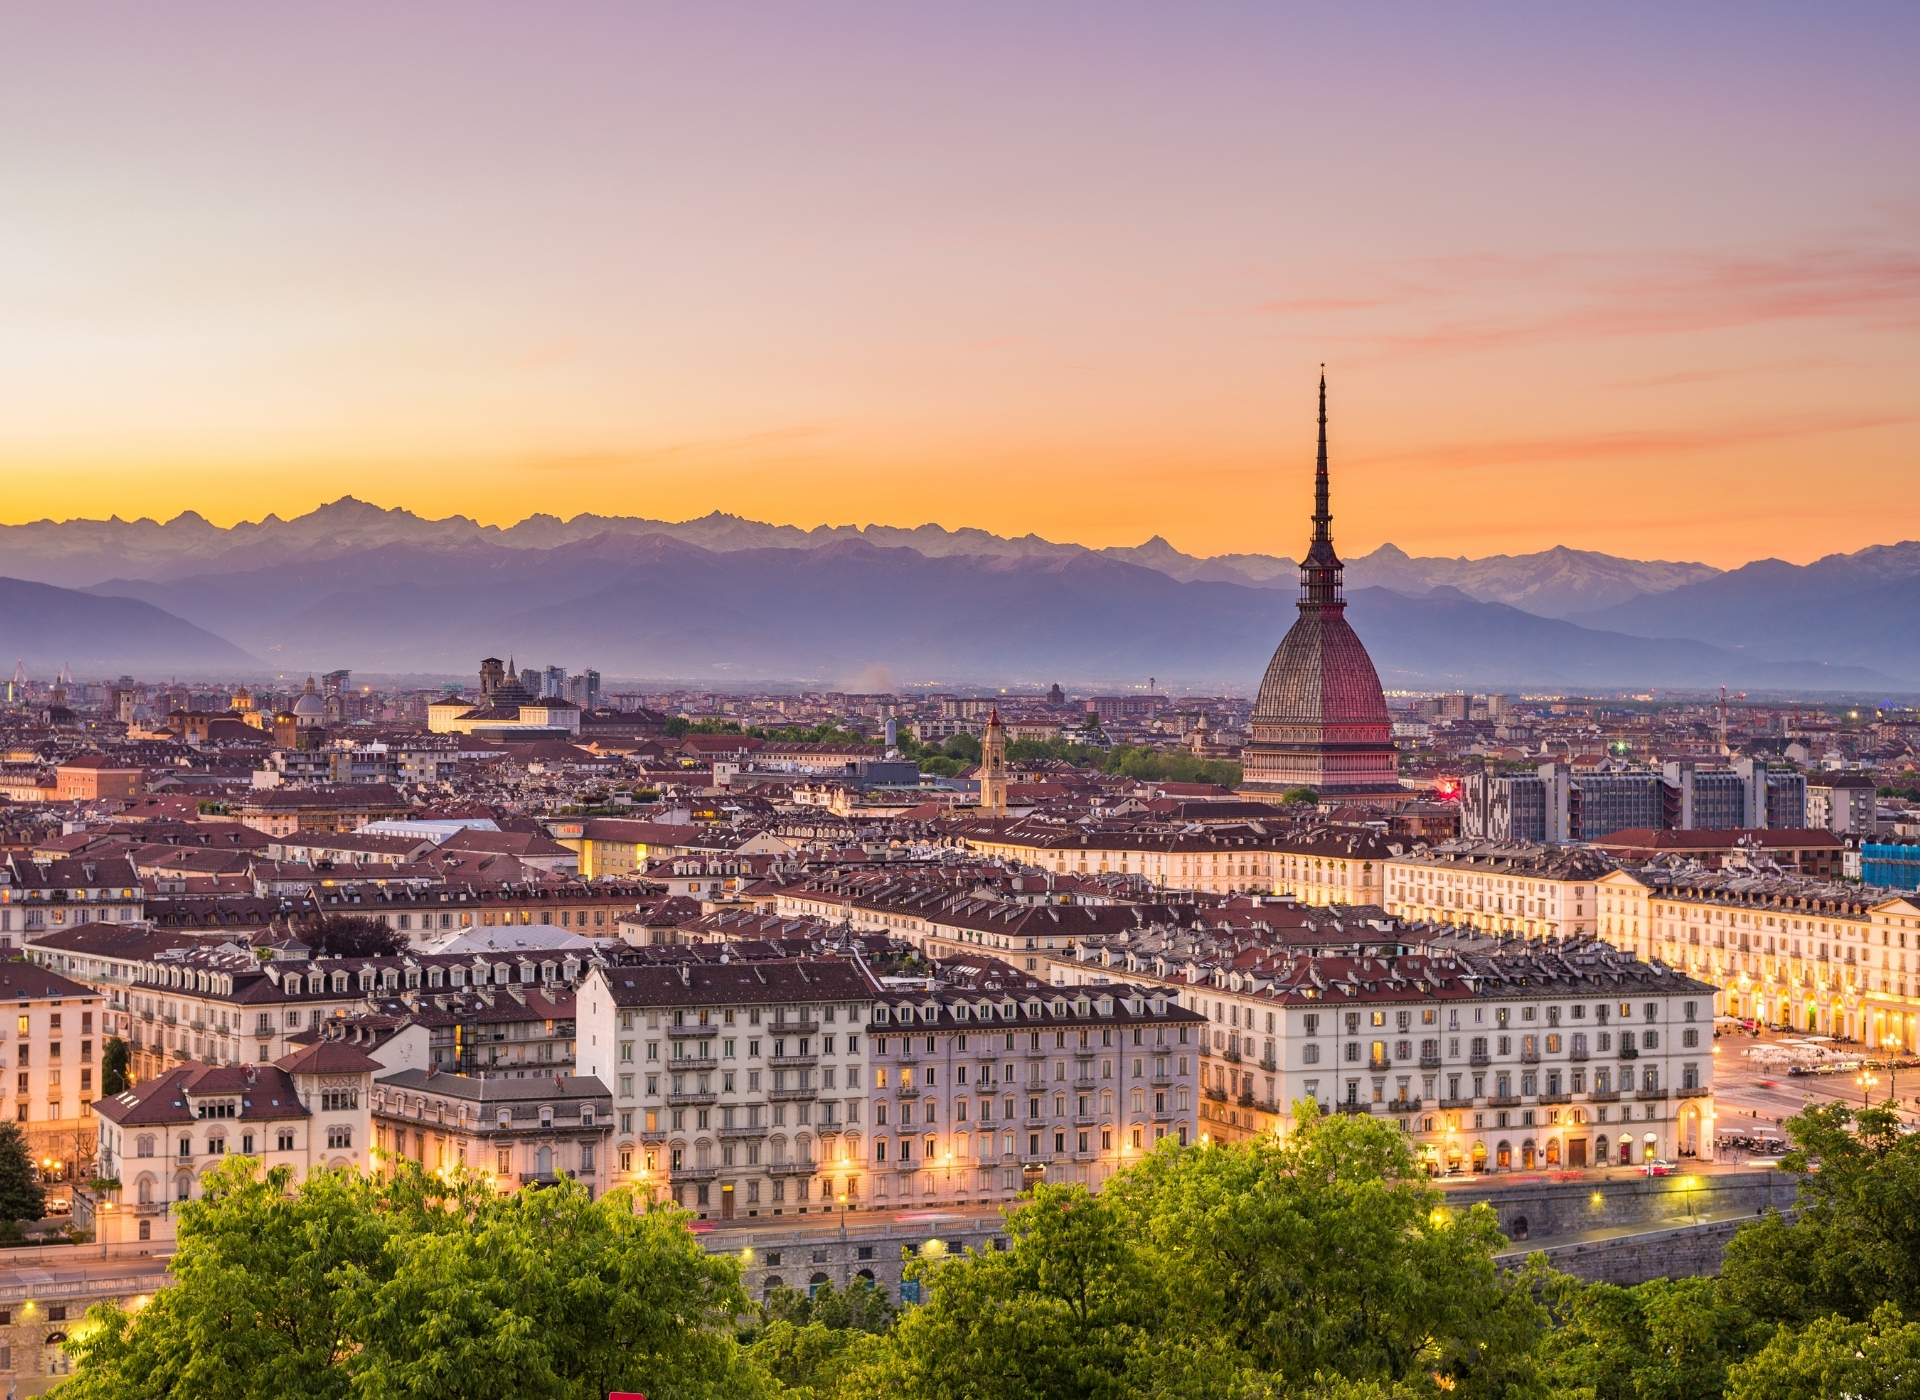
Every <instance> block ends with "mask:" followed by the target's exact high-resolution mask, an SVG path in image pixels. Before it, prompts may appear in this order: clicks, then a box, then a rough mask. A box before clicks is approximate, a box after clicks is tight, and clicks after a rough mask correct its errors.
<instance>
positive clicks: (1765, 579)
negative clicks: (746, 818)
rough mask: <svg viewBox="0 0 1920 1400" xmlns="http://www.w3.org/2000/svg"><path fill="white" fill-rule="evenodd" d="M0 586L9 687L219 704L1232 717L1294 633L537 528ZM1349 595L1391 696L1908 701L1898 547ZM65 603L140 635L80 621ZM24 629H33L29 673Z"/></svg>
mask: <svg viewBox="0 0 1920 1400" xmlns="http://www.w3.org/2000/svg"><path fill="white" fill-rule="evenodd" d="M0 574H4V575H11V576H13V577H14V579H16V580H23V579H24V580H31V581H32V582H33V584H38V585H42V586H44V585H58V587H53V588H46V589H45V591H44V592H42V593H36V594H33V595H31V596H29V595H27V594H25V593H19V594H13V593H5V592H0V606H5V607H6V614H7V615H6V617H5V619H4V621H0V647H6V648H12V651H13V654H16V655H22V656H32V657H37V658H44V659H42V660H40V661H37V662H30V663H29V664H30V666H32V665H39V666H47V665H49V663H50V664H51V665H56V666H57V665H58V664H59V661H71V662H72V663H73V664H74V665H75V667H76V668H82V669H97V670H102V671H111V672H113V673H116V674H117V673H118V671H120V670H126V669H135V670H139V669H140V668H143V667H146V668H150V669H151V668H157V669H160V670H163V671H166V672H168V673H173V672H193V671H196V670H202V671H208V670H210V671H215V672H219V673H222V674H225V673H233V672H237V671H239V670H241V669H244V663H245V659H246V657H247V656H250V657H251V658H253V659H254V661H255V663H256V665H257V667H258V668H259V669H265V670H271V671H274V672H286V673H292V672H294V671H297V670H306V669H317V668H332V667H334V666H349V667H352V668H353V669H355V670H359V671H363V672H376V673H384V674H415V675H420V674H460V675H464V674H467V673H469V672H471V671H472V669H473V667H474V664H475V662H476V660H477V659H478V658H479V657H480V656H483V655H487V654H490V653H498V654H504V653H506V652H508V651H512V652H515V653H517V654H518V655H519V656H520V658H521V659H522V660H525V661H531V662H533V663H535V664H545V663H547V662H566V663H567V664H569V665H572V666H574V667H576V668H578V667H583V666H588V665H591V666H594V667H596V668H597V669H599V670H600V671H601V672H602V673H603V674H606V675H608V676H615V675H619V676H632V677H650V678H668V677H675V678H681V679H703V680H705V681H707V682H709V683H725V682H726V681H728V680H740V681H746V680H753V679H791V680H815V681H825V682H838V683H846V684H854V683H856V681H857V682H858V683H860V684H861V685H863V686H869V687H872V688H881V687H883V686H885V685H890V684H898V685H902V686H906V685H912V684H916V683H962V682H965V681H969V680H974V681H986V680H999V681H1003V682H1004V681H1020V682H1039V683H1045V682H1048V681H1051V680H1060V681H1062V682H1063V683H1075V682H1097V683H1122V682H1137V681H1141V680H1144V679H1145V678H1146V677H1147V676H1148V675H1153V676H1157V677H1160V678H1162V679H1167V680H1172V679H1176V678H1177V680H1178V681H1179V682H1181V683H1186V684H1198V685H1208V686H1213V685H1220V686H1231V687H1233V688H1236V689H1247V688H1250V687H1252V686H1253V685H1255V684H1257V682H1258V678H1259V675H1260V673H1261V671H1262V669H1263V668H1264V666H1265V664H1266V661H1267V658H1268V656H1269V655H1270V654H1271V652H1272V650H1273V647H1274V646H1275V644H1276V643H1277V642H1278V640H1279V638H1280V636H1281V635H1283V634H1284V632H1285V630H1286V628H1287V626H1288V625H1290V623H1291V622H1292V619H1293V615H1294V608H1293V600H1294V590H1295V580H1296V573H1295V565H1294V563H1293V562H1292V561H1291V560H1288V559H1285V558H1281V557H1278V556H1268V555H1247V554H1239V555H1222V556H1216V557H1214V558H1210V559H1202V558H1197V557H1195V556H1192V555H1187V554H1183V553H1181V552H1180V551H1178V550H1176V549H1174V548H1173V547H1172V546H1171V545H1170V544H1168V543H1167V542H1166V541H1165V540H1162V539H1159V538H1157V537H1156V538H1154V539H1152V540H1149V541H1147V542H1146V543H1145V544H1142V545H1139V546H1134V547H1131V548H1110V549H1104V550H1094V549H1089V548H1085V547H1083V546H1079V545H1071V544H1058V543H1055V542H1052V541H1048V540H1043V539H1040V538H1038V537H1037V536H1032V535H1028V536H1025V537H1021V538H1016V539H1008V538H1005V537H1002V536H996V535H993V534H990V533H988V532H986V531H982V530H970V529H959V530H948V529H944V528H942V527H940V526H937V525H924V526H920V527H918V528H917V529H911V530H908V529H900V528H896V527H887V526H867V527H855V526H839V527H821V528H819V529H814V530H801V529H799V528H797V527H794V526H777V525H767V524H763V523H761V522H757V521H750V520H745V519H742V518H740V517H737V516H731V515H723V514H717V513H716V514H714V515H709V516H706V517H702V518H701V519H698V520H692V521H684V522H677V523H675V522H659V521H649V520H641V519H633V518H624V517H604V516H576V517H574V518H573V519H571V520H564V521H563V520H561V519H559V518H558V517H555V516H546V515H540V516H533V517H531V518H529V519H527V520H524V521H521V522H520V523H519V524H517V525H514V526H511V527H508V528H505V529H503V528H500V527H497V526H487V525H480V524H478V523H476V522H474V521H471V520H467V519H465V518H463V517H458V516H456V517H452V518H450V519H446V520H425V519H422V518H421V517H419V516H416V515H413V514H412V513H410V512H407V511H404V510H385V509H382V508H380V507H377V506H373V505H369V504H367V503H365V502H361V501H356V500H353V499H352V498H343V499H342V500H340V501H337V502H334V503H333V504H331V505H328V506H324V507H322V508H320V509H318V510H316V511H313V512H310V513H309V514H307V515H304V516H300V517H297V518H295V519H293V520H284V521H283V520H279V519H277V518H276V517H271V516H270V517H268V518H267V519H266V520H264V521H260V522H257V523H243V524H240V525H236V526H233V527H230V528H225V529H223V528H221V527H217V526H214V525H212V524H210V523H209V522H207V521H206V520H204V519H203V518H201V517H200V516H198V515H194V514H191V513H189V514H186V515H182V516H178V517H176V518H175V519H173V520H170V521H168V522H166V523H164V524H161V523H157V522H154V521H151V520H140V521H121V520H118V519H115V520H108V521H67V522H59V523H56V522H51V521H41V522H37V523H34V524H29V525H17V526H5V527H0ZM1347 583H1348V599H1349V604H1350V607H1349V615H1350V617H1351V618H1352V620H1353V623H1354V626H1355V628H1356V629H1357V630H1358V631H1359V633H1360V635H1361V637H1362V638H1363V639H1364V640H1365V641H1366V642H1367V644H1368V646H1369V649H1370V650H1371V652H1372V654H1373V656H1374V659H1375V661H1376V663H1377V664H1378V666H1379V669H1380V672H1381V678H1382V680H1383V681H1384V682H1385V683H1386V684H1387V685H1388V686H1389V687H1405V688H1410V689H1439V688H1451V687H1475V688H1481V689H1486V688H1495V687H1500V688H1509V689H1528V690H1541V689H1565V690H1579V689H1606V688H1613V687H1616V686H1622V685H1633V686H1653V687H1667V688H1688V689H1692V688H1701V687H1711V686H1716V685H1721V684H1725V685H1732V686H1739V687H1742V688H1746V689H1772V690H1809V691H1814V690H1828V691H1851V692H1854V693H1860V692H1876V691H1877V692H1892V691H1895V690H1899V689H1902V688H1904V687H1905V686H1906V685H1907V684H1908V683H1910V682H1912V681H1913V680H1914V679H1915V678H1920V609H1916V608H1915V607H1914V606H1913V604H1914V603H1915V602H1920V544H1902V545H1892V546H1884V547H1876V548H1875V549H1870V550H1864V551H1861V552H1860V553H1858V554H1853V555H1839V556H1834V557H1833V558H1830V559H1825V560H1821V561H1818V562H1817V563H1815V564H1811V565H1807V566H1804V567H1803V566H1796V565H1791V564H1786V563H1782V562H1780V561H1777V560H1769V561H1762V562H1759V563H1755V564H1749V565H1746V566H1744V567H1742V568H1740V569H1735V570H1732V571H1729V572H1722V571H1719V570H1716V569H1713V568H1711V567H1709V566H1707V565H1703V564H1688V563H1669V562H1664V561H1650V562H1649V561H1638V560H1629V559H1619V558H1615V557H1613V556H1610V555H1605V554H1598V553H1593V552H1590V551H1581V550H1573V549H1565V548H1557V549H1552V550H1547V551H1543V552H1541V553H1538V554H1530V555H1513V556H1498V557H1495V558H1490V559H1479V560H1470V559H1465V558H1460V559H1439V558H1414V557H1411V556H1409V555H1407V554H1406V553H1404V552H1403V551H1401V550H1399V549H1397V548H1395V547H1394V546H1392V545H1384V546H1382V547H1381V548H1380V549H1377V550H1375V551H1374V552H1372V553H1371V554H1367V555H1363V556H1360V557H1358V558H1356V559H1353V560H1350V561H1349V562H1348V565H1347ZM29 586H31V585H29V584H27V583H19V582H15V583H9V584H7V585H6V587H9V588H14V589H22V588H27V587H29ZM56 595H57V596H58V598H59V599H64V600H66V601H59V602H56V601H55V599H56ZM13 599H17V601H18V604H19V607H15V606H6V605H7V604H8V602H9V600H13ZM79 599H87V600H90V602H91V603H92V605H93V606H94V607H96V608H102V607H104V608H107V609H110V610H111V609H119V608H134V607H144V609H145V611H142V612H140V613H138V614H135V613H131V612H129V613H125V614H121V613H117V612H115V613H111V615H110V614H109V613H104V612H103V613H98V614H95V613H88V612H84V611H75V609H78V608H81V606H82V605H81V604H80V603H79V602H78V601H76V600H79ZM20 607H24V608H25V609H26V613H27V617H28V619H29V620H30V621H31V623H32V626H33V627H34V628H36V629H38V630H37V631H35V632H34V636H33V639H32V642H31V646H29V645H28V638H27V633H26V632H25V631H22V630H21V628H22V627H23V626H24V625H25V624H24V623H23V621H22V619H21V617H20V616H18V615H17V614H18V613H19V608H20ZM136 618H138V619H143V620H144V621H136V620H135V619H136ZM160 619H168V620H169V621H170V622H172V623H177V624H178V627H179V628H184V629H186V630H184V631H181V630H177V629H175V630H168V629H167V628H165V627H162V626H161V625H160V623H159V620H160ZM142 628H144V635H142V636H141V637H140V638H139V648H138V655H137V656H136V655H135V647H134V640H133V635H132V634H133V633H135V632H139V631H140V630H141V629H142ZM163 639H164V640H163ZM62 645H64V646H65V647H66V648H67V651H66V652H65V653H63V654H60V655H59V656H58V657H57V659H56V658H55V657H54V655H53V651H57V650H58V648H59V647H60V646H62ZM169 647H171V648H173V649H172V650H171V651H169ZM49 648H52V650H49ZM156 653H161V654H166V655H167V656H168V658H169V659H168V660H165V661H162V660H159V659H158V657H157V656H156ZM0 655H4V653H0ZM123 656H124V657H127V658H130V659H114V658H118V657H123ZM147 658H154V659H152V660H149V659H147ZM96 659H97V665H96Z"/></svg>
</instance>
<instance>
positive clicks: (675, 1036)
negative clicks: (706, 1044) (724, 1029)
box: [667, 1026, 720, 1040]
mask: <svg viewBox="0 0 1920 1400" xmlns="http://www.w3.org/2000/svg"><path fill="white" fill-rule="evenodd" d="M718 1034H720V1027H718V1026H668V1027H667V1038H668V1039H669V1040H711V1039H712V1038H713V1037H714V1036H716V1035H718Z"/></svg>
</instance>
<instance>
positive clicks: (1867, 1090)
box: [1853, 1069, 1880, 1108]
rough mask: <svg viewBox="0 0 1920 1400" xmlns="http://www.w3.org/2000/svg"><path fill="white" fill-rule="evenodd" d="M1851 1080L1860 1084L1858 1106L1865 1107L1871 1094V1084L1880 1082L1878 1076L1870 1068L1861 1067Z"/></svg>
mask: <svg viewBox="0 0 1920 1400" xmlns="http://www.w3.org/2000/svg"><path fill="white" fill-rule="evenodd" d="M1853 1082H1854V1083H1855V1084H1858V1085H1859V1086H1860V1107H1862V1108H1865V1107H1866V1106H1867V1100H1868V1099H1869V1098H1870V1097H1871V1096H1872V1094H1873V1086H1874V1085H1876V1084H1878V1083H1879V1082H1880V1076H1878V1075H1877V1074H1874V1073H1873V1072H1872V1071H1871V1070H1864V1069H1863V1070H1861V1071H1860V1073H1859V1074H1858V1075H1856V1076H1855V1077H1854V1081H1853Z"/></svg>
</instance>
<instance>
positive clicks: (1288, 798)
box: [1280, 787, 1320, 807]
mask: <svg viewBox="0 0 1920 1400" xmlns="http://www.w3.org/2000/svg"><path fill="white" fill-rule="evenodd" d="M1280 800H1281V801H1282V802H1293V803H1299V804H1302V805H1304V806H1308V807H1311V806H1313V805H1314V804H1315V803H1316V802H1318V801H1319V800H1320V794H1319V793H1317V792H1315V791H1314V790H1313V789H1312V788H1310V787H1297V788H1288V789H1287V790H1286V791H1285V792H1283V793H1281V794H1280Z"/></svg>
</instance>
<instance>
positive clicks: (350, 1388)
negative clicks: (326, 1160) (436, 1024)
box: [62, 1158, 766, 1400]
mask: <svg viewBox="0 0 1920 1400" xmlns="http://www.w3.org/2000/svg"><path fill="white" fill-rule="evenodd" d="M172 1272H173V1274H174V1278H175V1283H174V1285H173V1286H172V1287H169V1288H165V1289H162V1290H160V1291H158V1292H157V1293H156V1294H155V1295H154V1297H153V1301H152V1302H151V1303H149V1304H148V1305H147V1306H146V1307H145V1308H144V1309H143V1310H141V1311H140V1312H138V1313H133V1314H128V1313H126V1312H123V1311H121V1310H120V1309H119V1308H118V1307H117V1306H115V1305H111V1304H103V1305H100V1306H97V1307H95V1308H94V1309H93V1310H91V1311H90V1312H89V1314H88V1325H87V1326H86V1327H83V1328H81V1329H77V1331H76V1333H75V1336H74V1340H73V1341H71V1342H70V1343H69V1344H68V1350H69V1352H70V1354H72V1355H73V1356H74V1357H75V1359H76V1361H77V1363H78V1365H77V1374H76V1375H75V1377H74V1378H73V1380H72V1381H70V1382H68V1383H67V1385H66V1386H65V1387H63V1389H62V1393H63V1394H64V1395H66V1396H68V1397H70V1400H95V1397H98V1400H109V1398H110V1397H111V1400H122V1397H128V1396H140V1397H144V1398H148V1400H163V1398H170V1397H180V1400H186V1397H195V1400H228V1398H229V1397H232V1400H241V1398H242V1397H245V1398H246V1400H253V1397H258V1398H259V1400H269V1397H273V1398H274V1400H279V1397H287V1400H306V1397H336V1396H337V1397H347V1396H353V1397H355V1400H389V1397H391V1398H392V1400H399V1397H403V1396H404V1397H407V1400H437V1398H438V1397H448V1400H452V1397H463V1398H467V1400H484V1398H485V1397H495V1396H498V1397H509V1396H511V1397H530V1398H531V1400H549V1398H550V1400H598V1397H600V1396H604V1395H605V1394H606V1393H607V1392H608V1391H610V1390H638V1391H642V1392H644V1393H645V1394H646V1395H648V1396H650V1397H652V1400H708V1398H709V1397H711V1400H722V1397H726V1398H727V1400H732V1398H733V1397H746V1398H747V1400H751V1398H752V1397H755V1396H759V1395H762V1394H764V1393H766V1387H765V1384H764V1382H763V1379H762V1373H761V1372H760V1371H759V1370H758V1368H756V1367H755V1366H754V1365H753V1364H752V1363H751V1362H750V1361H749V1359H748V1358H747V1357H746V1355H745V1353H744V1351H743V1350H742V1349H741V1348H740V1346H739V1345H738V1343H737V1341H736V1340H735V1337H734V1334H733V1326H734V1321H735V1319H736V1318H737V1317H739V1316H741V1315H742V1314H744V1313H746V1312H747V1311H748V1308H749V1304H748V1302H747V1298H746V1295H745V1293H744V1292H743V1291H742V1290H741V1288H740V1282H739V1266H738V1264H737V1263H735V1262H734V1261H731V1260H728V1259H724V1258H715V1257H710V1256H708V1255H707V1254H706V1253H705V1252H704V1251H702V1250H701V1248H700V1246H699V1243H698V1241H697V1240H695V1239H694V1237H693V1236H692V1235H691V1234H690V1233H689V1232H688V1231H687V1229H686V1227H685V1225H684V1223H683V1221H682V1220H681V1218H680V1217H679V1215H678V1214H677V1213H675V1212H672V1211H650V1212H646V1213H643V1214H635V1213H634V1209H633V1204H632V1202H631V1200H630V1199H629V1198H628V1197H627V1195H626V1194H625V1193H624V1192H613V1193H610V1194H609V1195H607V1196H606V1197H604V1198H602V1199H601V1200H599V1201H589V1200H588V1199H587V1195H586V1192H585V1191H584V1190H582V1189H580V1188H578V1187H575V1186H572V1185H570V1184H562V1185H560V1186H557V1187H555V1188H553V1189H550V1190H544V1191H526V1192H520V1193H518V1194H515V1195H510V1196H497V1195H495V1194H494V1193H493V1192H492V1191H491V1190H490V1189H489V1188H488V1187H486V1186H484V1185H481V1184H479V1183H476V1182H473V1181H469V1180H462V1179H456V1180H454V1181H452V1182H443V1181H440V1180H438V1179H437V1178H434V1177H431V1176H427V1175H425V1174H423V1173H421V1172H420V1171H419V1170H418V1169H417V1168H408V1169H405V1170H404V1171H403V1173H402V1174H401V1175H400V1176H399V1177H398V1178H396V1179H395V1180H393V1181H390V1182H389V1181H381V1180H378V1179H375V1178H370V1177H363V1176H359V1175H357V1174H353V1173H345V1172H340V1173H318V1174H315V1175H313V1176H311V1177H309V1178H308V1179H307V1180H306V1181H305V1182H304V1183H302V1184H300V1185H299V1186H298V1187H293V1186H292V1184H291V1182H290V1180H289V1177H288V1174H287V1173H286V1171H285V1170H284V1169H275V1170H274V1171H272V1172H268V1173H265V1174H262V1173H261V1172H260V1170H259V1164H258V1163H257V1162H255V1161H253V1160H251V1159H248V1158H235V1159H233V1160H231V1161H228V1162H227V1163H225V1164H223V1165H222V1166H221V1167H220V1168H219V1169H218V1170H217V1171H216V1172H215V1173H213V1174H212V1176H211V1177H210V1178H209V1180H208V1192H207V1196H206V1198H205V1199H204V1200H200V1201H193V1202H188V1203H186V1204H183V1205H182V1206H181V1217H180V1232H179V1250H178V1253H177V1254H176V1255H175V1257H174V1261H173V1265H172Z"/></svg>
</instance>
